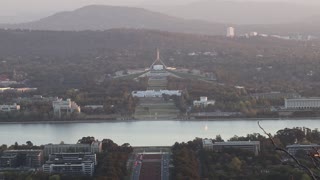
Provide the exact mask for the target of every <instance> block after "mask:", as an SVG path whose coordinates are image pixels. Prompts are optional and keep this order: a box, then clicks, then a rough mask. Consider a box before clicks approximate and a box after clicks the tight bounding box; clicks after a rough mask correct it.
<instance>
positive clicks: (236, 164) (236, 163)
mask: <svg viewBox="0 0 320 180" xmlns="http://www.w3.org/2000/svg"><path fill="white" fill-rule="evenodd" d="M229 166H230V167H231V168H232V169H233V170H236V171H240V170H241V166H242V162H241V160H240V159H239V158H238V157H234V158H232V160H231V162H230V164H229Z"/></svg>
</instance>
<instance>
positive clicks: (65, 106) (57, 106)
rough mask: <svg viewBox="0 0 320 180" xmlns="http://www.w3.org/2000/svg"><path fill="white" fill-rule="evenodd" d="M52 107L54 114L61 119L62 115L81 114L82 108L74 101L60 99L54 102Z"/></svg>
mask: <svg viewBox="0 0 320 180" xmlns="http://www.w3.org/2000/svg"><path fill="white" fill-rule="evenodd" d="M52 106H53V113H54V115H55V116H57V117H61V114H62V113H66V114H67V115H69V114H72V113H80V112H81V109H80V106H78V105H77V104H76V103H75V102H74V101H71V99H67V100H66V101H64V100H62V99H58V100H56V101H53V102H52Z"/></svg>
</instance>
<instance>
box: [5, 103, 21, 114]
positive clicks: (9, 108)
mask: <svg viewBox="0 0 320 180" xmlns="http://www.w3.org/2000/svg"><path fill="white" fill-rule="evenodd" d="M11 111H20V105H17V104H13V105H0V112H11Z"/></svg>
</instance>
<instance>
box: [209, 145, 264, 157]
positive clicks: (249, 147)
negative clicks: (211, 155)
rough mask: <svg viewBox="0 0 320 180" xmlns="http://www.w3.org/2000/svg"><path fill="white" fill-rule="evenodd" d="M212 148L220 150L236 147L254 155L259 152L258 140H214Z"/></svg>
mask: <svg viewBox="0 0 320 180" xmlns="http://www.w3.org/2000/svg"><path fill="white" fill-rule="evenodd" d="M212 146H213V147H212V148H213V150H214V151H217V152H221V151H222V150H223V149H225V148H237V149H243V150H248V151H251V152H253V153H254V154H255V155H256V156H257V155H259V152H260V142H259V141H228V142H215V143H214V144H213V145H212Z"/></svg>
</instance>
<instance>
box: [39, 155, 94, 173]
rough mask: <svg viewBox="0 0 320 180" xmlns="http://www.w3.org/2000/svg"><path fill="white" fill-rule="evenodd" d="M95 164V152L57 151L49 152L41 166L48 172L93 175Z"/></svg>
mask: <svg viewBox="0 0 320 180" xmlns="http://www.w3.org/2000/svg"><path fill="white" fill-rule="evenodd" d="M95 165H97V159H96V154H92V153H57V154H51V155H50V156H49V160H48V161H46V163H45V164H44V165H43V166H42V168H43V172H45V173H49V174H66V175H77V176H79V175H84V176H93V173H94V169H95Z"/></svg>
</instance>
